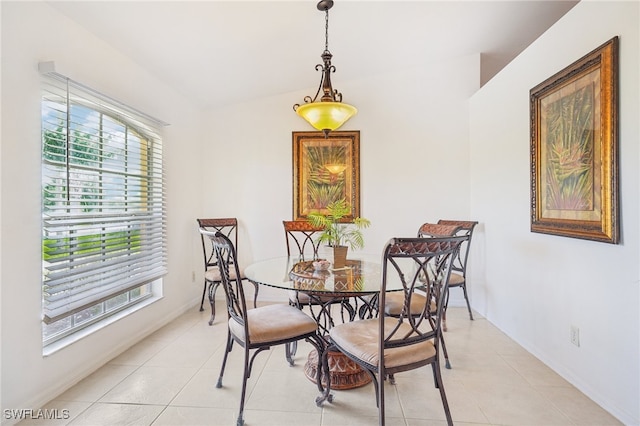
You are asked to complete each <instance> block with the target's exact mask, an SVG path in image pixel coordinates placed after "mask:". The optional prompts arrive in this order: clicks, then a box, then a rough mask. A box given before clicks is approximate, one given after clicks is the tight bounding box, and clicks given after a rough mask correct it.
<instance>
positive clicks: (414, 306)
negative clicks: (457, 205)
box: [384, 223, 460, 383]
mask: <svg viewBox="0 0 640 426" xmlns="http://www.w3.org/2000/svg"><path fill="white" fill-rule="evenodd" d="M459 230H460V227H459V226H456V225H442V224H436V223H423V224H422V225H421V226H420V228H419V229H418V237H419V238H425V237H450V236H453V235H455V234H456V233H457V232H458V231H459ZM437 261H438V259H435V258H434V259H433V262H437ZM435 267H437V266H435ZM420 279H424V277H422V276H421V277H420ZM418 290H419V291H417V292H416V294H414V295H413V297H412V298H411V305H410V306H409V309H408V312H409V313H410V315H413V316H420V315H422V307H423V306H424V304H425V303H426V300H424V299H425V294H424V292H422V291H420V289H418ZM404 302H405V297H404V294H402V293H400V292H393V293H389V294H388V295H387V297H386V300H385V304H384V313H385V315H390V316H394V317H397V316H398V315H401V314H402V312H405V306H404ZM430 303H431V305H430V306H431V311H432V312H433V313H434V314H435V312H437V309H438V307H437V305H436V301H435V300H431V302H430ZM443 331H444V330H443ZM440 339H441V344H442V355H443V357H444V366H445V368H447V369H451V362H450V361H449V353H448V352H447V345H446V343H445V341H444V335H442V334H441V335H440ZM389 379H390V380H391V382H392V383H393V382H394V377H393V375H391V376H390V378H389Z"/></svg>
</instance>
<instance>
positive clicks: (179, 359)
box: [145, 338, 218, 368]
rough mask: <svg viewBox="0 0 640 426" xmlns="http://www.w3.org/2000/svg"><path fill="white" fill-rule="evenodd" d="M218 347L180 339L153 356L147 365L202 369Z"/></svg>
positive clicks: (208, 342)
mask: <svg viewBox="0 0 640 426" xmlns="http://www.w3.org/2000/svg"><path fill="white" fill-rule="evenodd" d="M217 346H218V345H216V344H214V343H213V342H212V341H207V340H201V341H198V340H193V339H182V338H178V339H176V340H175V341H173V342H171V343H169V344H168V345H167V346H166V347H164V348H163V349H162V350H160V351H159V352H158V353H156V354H155V355H154V356H152V357H151V358H150V359H149V360H148V361H147V362H146V363H145V365H147V366H151V367H176V366H180V367H188V368H200V367H202V366H203V365H204V363H205V362H207V360H208V359H209V358H211V356H212V355H213V353H214V352H215V351H216V348H217Z"/></svg>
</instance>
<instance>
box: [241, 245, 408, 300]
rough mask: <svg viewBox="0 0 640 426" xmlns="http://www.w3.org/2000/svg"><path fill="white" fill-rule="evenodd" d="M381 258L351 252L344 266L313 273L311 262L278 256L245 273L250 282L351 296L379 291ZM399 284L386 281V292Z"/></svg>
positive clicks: (399, 287) (284, 288) (399, 286)
mask: <svg viewBox="0 0 640 426" xmlns="http://www.w3.org/2000/svg"><path fill="white" fill-rule="evenodd" d="M380 261H381V256H380V255H372V254H360V253H354V254H353V255H350V256H349V259H347V262H346V266H345V267H344V268H340V269H333V268H331V266H330V267H329V268H328V269H326V270H316V269H315V268H314V265H313V263H314V262H313V260H309V259H306V260H305V259H300V258H298V257H286V256H285V257H278V258H273V259H267V260H261V261H258V262H255V263H252V264H251V265H249V266H247V267H246V268H245V270H244V274H245V276H246V277H247V279H248V280H249V281H251V282H252V283H256V284H260V285H266V286H270V287H275V288H280V289H283V290H296V291H300V292H303V293H305V294H314V295H318V296H323V297H325V296H335V297H353V296H361V295H371V294H375V293H378V292H380V285H381V283H382V277H381V273H382V268H381V265H380ZM401 289H402V284H401V283H400V282H388V283H387V289H386V290H387V291H396V290H401Z"/></svg>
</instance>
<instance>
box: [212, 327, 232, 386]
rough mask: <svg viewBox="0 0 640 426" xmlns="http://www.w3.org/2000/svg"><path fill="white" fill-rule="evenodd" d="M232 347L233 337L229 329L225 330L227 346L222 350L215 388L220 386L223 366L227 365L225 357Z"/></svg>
mask: <svg viewBox="0 0 640 426" xmlns="http://www.w3.org/2000/svg"><path fill="white" fill-rule="evenodd" d="M232 348H233V339H232V338H231V331H229V330H227V347H226V349H225V351H224V357H223V358H222V367H221V368H220V375H219V376H218V382H217V383H216V388H218V389H219V388H221V387H222V376H223V375H224V368H225V367H226V366H227V357H228V356H229V352H231V349H232Z"/></svg>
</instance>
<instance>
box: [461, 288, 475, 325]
mask: <svg viewBox="0 0 640 426" xmlns="http://www.w3.org/2000/svg"><path fill="white" fill-rule="evenodd" d="M462 292H463V293H464V300H466V301H467V310H468V311H469V319H470V320H471V321H473V314H472V313H471V305H470V304H469V296H467V283H466V282H464V283H463V284H462Z"/></svg>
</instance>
